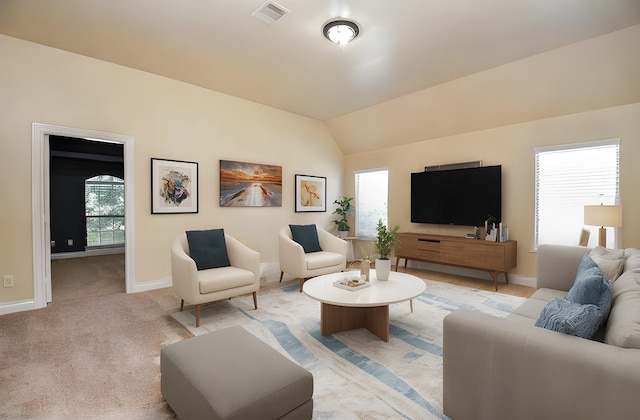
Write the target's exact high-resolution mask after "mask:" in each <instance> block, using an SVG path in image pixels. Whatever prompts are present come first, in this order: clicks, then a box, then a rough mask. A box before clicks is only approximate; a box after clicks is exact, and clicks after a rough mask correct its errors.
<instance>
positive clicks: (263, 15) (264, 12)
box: [251, 1, 291, 25]
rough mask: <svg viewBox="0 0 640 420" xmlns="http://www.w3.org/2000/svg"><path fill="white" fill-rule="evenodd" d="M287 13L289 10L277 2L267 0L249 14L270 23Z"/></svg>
mask: <svg viewBox="0 0 640 420" xmlns="http://www.w3.org/2000/svg"><path fill="white" fill-rule="evenodd" d="M287 13H291V12H290V11H289V10H287V9H285V8H284V7H282V6H280V5H279V4H278V3H275V2H273V1H267V2H266V3H264V4H263V5H262V6H260V7H258V8H257V9H256V11H255V12H253V13H252V14H251V16H253V17H255V18H258V19H260V20H261V21H263V22H265V23H268V24H269V25H271V24H272V23H273V22H275V21H276V20H278V19H280V18H281V17H282V16H284V15H286V14H287Z"/></svg>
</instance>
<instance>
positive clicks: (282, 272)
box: [280, 271, 284, 283]
mask: <svg viewBox="0 0 640 420" xmlns="http://www.w3.org/2000/svg"><path fill="white" fill-rule="evenodd" d="M282 276H284V271H281V272H280V283H282Z"/></svg>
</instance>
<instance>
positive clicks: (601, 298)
mask: <svg viewBox="0 0 640 420" xmlns="http://www.w3.org/2000/svg"><path fill="white" fill-rule="evenodd" d="M565 299H566V300H567V301H568V302H571V303H577V304H580V305H596V306H597V307H598V308H600V309H601V310H602V313H603V315H604V318H606V317H607V316H608V315H609V311H610V310H611V283H609V280H607V278H606V277H605V275H604V274H603V273H602V271H601V270H600V268H599V267H598V264H596V263H595V261H593V259H592V258H591V257H590V256H588V255H585V256H584V257H582V261H581V262H580V266H579V267H578V273H577V274H576V280H575V282H574V283H573V286H572V287H571V289H569V292H567V296H565Z"/></svg>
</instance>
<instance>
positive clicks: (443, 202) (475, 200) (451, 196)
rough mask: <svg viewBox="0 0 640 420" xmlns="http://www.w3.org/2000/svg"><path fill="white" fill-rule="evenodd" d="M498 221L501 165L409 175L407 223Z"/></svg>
mask: <svg viewBox="0 0 640 420" xmlns="http://www.w3.org/2000/svg"><path fill="white" fill-rule="evenodd" d="M488 215H493V216H495V217H496V223H497V222H500V221H501V220H502V166H500V165H497V166H482V167H478V168H466V169H451V170H442V171H425V172H417V173H412V174H411V222H412V223H432V224H447V225H462V226H483V225H484V221H485V220H486V219H487V216H488Z"/></svg>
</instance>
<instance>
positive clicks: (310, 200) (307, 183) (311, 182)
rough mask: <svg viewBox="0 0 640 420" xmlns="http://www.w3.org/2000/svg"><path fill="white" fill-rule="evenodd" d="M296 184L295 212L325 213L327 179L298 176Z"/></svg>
mask: <svg viewBox="0 0 640 420" xmlns="http://www.w3.org/2000/svg"><path fill="white" fill-rule="evenodd" d="M295 183H296V212H313V211H317V212H319V211H327V178H326V177H323V176H311V175H298V174H296V176H295Z"/></svg>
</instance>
